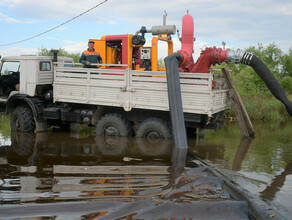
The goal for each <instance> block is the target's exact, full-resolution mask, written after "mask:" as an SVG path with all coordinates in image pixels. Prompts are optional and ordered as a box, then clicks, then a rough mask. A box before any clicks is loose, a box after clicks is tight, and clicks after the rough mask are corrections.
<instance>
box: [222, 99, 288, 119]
mask: <svg viewBox="0 0 292 220" xmlns="http://www.w3.org/2000/svg"><path fill="white" fill-rule="evenodd" d="M241 98H242V101H243V103H244V106H245V108H246V110H247V112H248V114H249V117H250V119H251V120H256V121H259V120H263V121H267V122H271V123H282V122H287V121H291V122H292V118H291V117H290V116H289V115H288V113H287V111H286V109H285V106H284V105H283V104H282V103H281V102H280V101H278V100H277V99H275V98H274V97H272V96H267V95H266V96H256V95H241ZM288 98H289V100H292V95H289V96H288ZM227 116H228V117H236V116H235V112H234V109H233V107H231V109H230V110H229V112H228V113H227Z"/></svg>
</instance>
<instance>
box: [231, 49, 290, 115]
mask: <svg viewBox="0 0 292 220" xmlns="http://www.w3.org/2000/svg"><path fill="white" fill-rule="evenodd" d="M227 62H228V63H230V62H233V63H237V64H238V63H242V64H245V65H249V66H251V67H252V68H253V70H254V71H255V72H256V73H257V74H258V75H259V77H260V78H261V79H262V80H263V81H264V83H265V84H266V85H267V87H268V89H269V90H270V91H271V93H272V94H273V95H274V97H275V98H276V99H278V100H279V101H280V102H282V103H283V104H284V105H285V107H286V110H287V112H288V113H289V115H290V116H291V117H292V102H291V101H289V99H288V98H287V95H286V93H285V90H284V89H283V88H282V86H281V84H280V83H279V82H278V81H277V79H276V78H275V77H274V75H273V74H272V73H271V71H270V70H269V68H268V67H267V66H266V65H265V64H264V62H263V61H262V60H261V59H260V58H258V57H257V56H256V55H254V54H252V53H248V52H245V51H243V50H240V49H237V50H228V51H227Z"/></svg>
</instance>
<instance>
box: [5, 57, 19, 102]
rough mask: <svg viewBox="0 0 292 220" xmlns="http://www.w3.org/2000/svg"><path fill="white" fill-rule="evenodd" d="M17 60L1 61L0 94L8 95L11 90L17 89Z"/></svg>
mask: <svg viewBox="0 0 292 220" xmlns="http://www.w3.org/2000/svg"><path fill="white" fill-rule="evenodd" d="M19 68H20V62H19V61H3V62H2V67H1V72H0V96H1V97H8V96H9V94H10V92H11V91H14V90H19Z"/></svg>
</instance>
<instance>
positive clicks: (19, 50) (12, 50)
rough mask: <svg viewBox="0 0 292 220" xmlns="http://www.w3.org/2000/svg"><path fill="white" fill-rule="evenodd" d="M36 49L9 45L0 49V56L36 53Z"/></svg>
mask: <svg viewBox="0 0 292 220" xmlns="http://www.w3.org/2000/svg"><path fill="white" fill-rule="evenodd" d="M37 53H38V49H36V48H24V47H11V48H8V49H4V50H0V55H1V56H2V57H6V56H20V55H37Z"/></svg>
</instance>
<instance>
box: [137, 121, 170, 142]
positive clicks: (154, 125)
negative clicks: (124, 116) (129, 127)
mask: <svg viewBox="0 0 292 220" xmlns="http://www.w3.org/2000/svg"><path fill="white" fill-rule="evenodd" d="M136 137H139V138H148V139H150V138H157V139H170V138H171V132H170V129H169V126H168V124H167V123H166V122H165V121H163V120H161V119H160V118H149V119H146V120H145V121H143V122H142V123H141V124H140V125H139V127H138V129H137V132H136Z"/></svg>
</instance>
